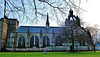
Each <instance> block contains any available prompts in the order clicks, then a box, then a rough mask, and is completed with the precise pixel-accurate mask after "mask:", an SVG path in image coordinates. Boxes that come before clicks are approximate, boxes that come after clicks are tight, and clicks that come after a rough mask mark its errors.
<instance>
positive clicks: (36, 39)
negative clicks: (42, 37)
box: [35, 36, 39, 47]
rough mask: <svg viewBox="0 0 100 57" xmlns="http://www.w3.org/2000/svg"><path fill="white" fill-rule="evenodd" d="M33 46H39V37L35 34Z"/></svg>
mask: <svg viewBox="0 0 100 57" xmlns="http://www.w3.org/2000/svg"><path fill="white" fill-rule="evenodd" d="M35 46H36V47H39V39H38V37H37V36H35Z"/></svg>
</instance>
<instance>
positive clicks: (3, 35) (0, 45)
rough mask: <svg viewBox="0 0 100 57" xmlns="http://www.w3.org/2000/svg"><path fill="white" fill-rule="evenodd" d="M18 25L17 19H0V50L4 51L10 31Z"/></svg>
mask: <svg viewBox="0 0 100 57" xmlns="http://www.w3.org/2000/svg"><path fill="white" fill-rule="evenodd" d="M18 25H19V22H18V21H17V19H9V18H7V17H6V18H1V19H0V51H6V45H7V38H10V34H11V32H12V31H14V30H16V28H18Z"/></svg>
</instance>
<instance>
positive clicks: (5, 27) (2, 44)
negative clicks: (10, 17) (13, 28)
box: [1, 19, 8, 49]
mask: <svg viewBox="0 0 100 57" xmlns="http://www.w3.org/2000/svg"><path fill="white" fill-rule="evenodd" d="M7 29H8V23H7V21H6V19H4V21H3V29H2V41H1V48H2V49H5V48H6V38H7Z"/></svg>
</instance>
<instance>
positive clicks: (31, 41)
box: [30, 36, 39, 47]
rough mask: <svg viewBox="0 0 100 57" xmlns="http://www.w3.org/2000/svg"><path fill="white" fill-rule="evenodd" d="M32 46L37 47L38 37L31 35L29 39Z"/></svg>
mask: <svg viewBox="0 0 100 57" xmlns="http://www.w3.org/2000/svg"><path fill="white" fill-rule="evenodd" d="M33 46H36V47H39V38H38V37H37V36H35V37H34V36H32V37H31V39H30V47H33Z"/></svg>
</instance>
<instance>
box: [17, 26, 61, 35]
mask: <svg viewBox="0 0 100 57" xmlns="http://www.w3.org/2000/svg"><path fill="white" fill-rule="evenodd" d="M53 29H54V33H61V31H60V30H61V27H49V28H48V29H47V28H46V27H42V26H20V27H18V28H17V32H18V33H27V32H28V30H29V32H30V33H40V30H42V33H52V32H53ZM47 30H48V32H47Z"/></svg>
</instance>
